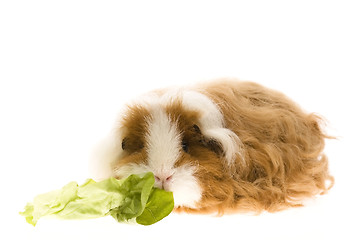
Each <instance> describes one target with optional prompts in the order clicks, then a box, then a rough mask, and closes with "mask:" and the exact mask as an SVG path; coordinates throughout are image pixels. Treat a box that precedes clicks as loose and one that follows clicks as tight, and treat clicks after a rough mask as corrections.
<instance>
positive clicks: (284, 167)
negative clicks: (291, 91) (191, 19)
mask: <svg viewBox="0 0 361 240" xmlns="http://www.w3.org/2000/svg"><path fill="white" fill-rule="evenodd" d="M321 124H322V120H321V119H320V118H319V117H318V116H316V115H314V114H308V113H306V112H304V111H303V110H302V109H301V108H300V107H299V106H298V105H296V104H295V103H294V102H293V101H291V100H290V99H289V98H287V97H286V96H285V95H283V94H282V93H280V92H277V91H274V90H271V89H268V88H265V87H263V86H261V85H259V84H256V83H252V82H241V81H237V80H229V79H223V80H219V81H213V82H209V83H202V84H198V85H196V86H192V87H188V88H176V89H164V90H157V91H154V92H151V93H148V94H145V95H144V96H142V97H140V98H139V99H137V100H136V101H134V102H132V103H131V104H129V105H128V106H127V107H126V109H125V110H124V111H123V112H122V114H121V118H120V120H119V122H117V125H116V130H117V131H116V134H115V135H114V139H113V140H114V141H113V142H112V144H113V149H112V151H111V152H109V153H108V157H107V159H103V160H104V161H105V160H107V161H108V162H109V161H110V162H111V165H110V166H111V170H112V171H111V172H112V175H113V176H115V177H117V178H122V177H127V176H128V175H130V174H133V173H136V174H139V173H145V172H149V171H150V172H153V173H154V175H155V180H156V183H155V185H156V186H157V187H159V188H164V189H165V190H168V191H172V192H173V194H174V199H175V206H176V207H175V209H176V210H179V211H187V212H198V213H212V212H216V213H219V214H223V213H231V212H241V211H242V212H244V211H254V212H260V211H263V210H266V211H270V212H273V211H278V210H282V209H285V208H287V207H291V206H299V205H300V204H301V202H302V200H303V199H305V198H306V197H310V196H313V195H316V194H320V193H324V192H326V191H327V190H328V189H329V188H330V187H331V186H332V183H333V178H332V177H331V176H330V175H329V173H328V161H327V158H326V156H325V155H324V154H323V148H324V144H325V142H324V139H325V138H327V136H326V134H325V133H323V131H322V130H321ZM103 164H106V163H105V162H104V163H103ZM328 183H329V184H328Z"/></svg>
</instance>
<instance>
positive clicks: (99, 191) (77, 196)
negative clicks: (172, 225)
mask: <svg viewBox="0 0 361 240" xmlns="http://www.w3.org/2000/svg"><path fill="white" fill-rule="evenodd" d="M153 186H154V175H153V173H150V172H149V173H146V174H145V175H144V176H140V175H130V176H129V177H128V178H126V179H120V180H118V179H115V178H108V179H105V180H103V181H100V182H96V181H94V180H92V179H89V180H87V181H86V182H85V183H84V184H83V185H81V186H79V185H78V184H77V183H76V182H70V183H68V184H67V185H65V186H64V187H63V188H61V189H59V190H55V191H52V192H49V193H45V194H41V195H38V196H36V197H35V198H34V201H33V203H28V204H27V205H26V206H25V210H24V211H23V212H20V214H21V215H22V216H24V217H25V219H26V221H27V222H28V223H30V224H32V225H34V226H35V225H36V223H37V222H38V220H39V219H40V218H42V217H45V216H55V217H57V218H60V219H92V218H98V217H104V216H107V215H111V216H112V217H113V218H115V219H116V220H117V221H118V222H127V221H129V220H132V219H135V220H136V222H137V223H138V224H142V225H150V224H153V223H156V222H158V221H160V220H161V219H163V218H164V217H166V216H168V215H169V214H170V212H172V210H173V207H174V200H173V194H172V193H171V192H167V191H164V190H162V189H157V188H154V187H153Z"/></svg>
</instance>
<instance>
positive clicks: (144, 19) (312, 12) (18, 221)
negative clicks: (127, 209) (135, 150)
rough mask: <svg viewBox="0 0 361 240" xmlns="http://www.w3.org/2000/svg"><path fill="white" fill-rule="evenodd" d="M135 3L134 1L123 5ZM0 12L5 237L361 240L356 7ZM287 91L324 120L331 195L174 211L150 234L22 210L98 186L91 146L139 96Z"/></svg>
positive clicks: (99, 6) (311, 4)
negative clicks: (299, 202)
mask: <svg viewBox="0 0 361 240" xmlns="http://www.w3.org/2000/svg"><path fill="white" fill-rule="evenodd" d="M126 2H127V3H126ZM126 2H125V1H123V2H122V1H73V0H72V1H64V0H63V1H50V0H48V1H16V0H13V1H6V0H4V1H1V2H0V114H1V118H0V123H1V124H0V164H1V166H0V171H1V172H0V177H1V179H0V180H1V181H0V184H1V196H0V201H1V204H0V209H1V212H0V213H1V216H0V221H1V224H0V226H1V231H0V234H1V235H3V236H1V237H0V238H1V239H69V240H70V239H140V238H143V239H163V238H164V239H227V238H232V239H330V238H331V237H332V238H333V239H337V238H338V239H340V238H341V237H344V239H361V236H360V233H359V226H360V223H359V217H360V203H359V201H360V191H361V189H360V176H359V175H360V167H361V164H360V162H361V157H360V148H361V146H360V141H359V136H360V133H361V131H360V121H361V118H360V114H359V113H360V106H359V105H360V103H361V98H360V90H361V87H360V85H358V82H360V80H361V47H360V46H361V36H360V32H361V24H360V23H361V14H360V12H361V8H360V1H347V0H343V1H316V0H313V1H247V2H243V1H184V0H183V1H177V2H175V1H155V0H152V1H143V2H140V1H126ZM225 76H226V77H227V76H229V77H237V78H239V79H242V80H252V81H256V82H259V83H261V84H264V85H266V86H269V87H272V88H276V89H278V90H280V91H283V92H285V93H286V94H287V95H288V96H290V97H291V98H293V99H294V100H295V101H297V102H299V103H300V104H301V105H302V106H303V107H304V108H305V109H307V110H308V111H310V112H318V113H320V114H321V115H323V116H325V117H326V118H327V119H328V121H329V132H330V133H331V134H334V135H336V136H337V137H339V139H338V140H332V141H327V147H326V149H325V151H326V153H327V154H328V156H329V159H330V170H331V172H332V174H333V175H334V176H335V178H336V185H335V186H334V188H333V189H332V190H331V191H330V193H329V194H327V195H325V196H322V197H319V198H316V199H314V200H311V201H309V202H308V203H307V205H306V207H303V208H299V209H291V210H288V211H284V212H280V213H276V214H267V213H265V214H262V215H260V216H252V215H248V214H243V215H233V216H224V217H221V218H218V217H212V216H196V215H185V214H182V215H179V214H171V215H170V216H169V217H167V218H166V219H164V220H163V221H161V222H159V223H158V224H155V225H153V226H149V227H143V226H133V225H125V224H118V223H116V222H115V221H114V220H113V219H112V218H111V217H109V218H104V219H96V220H86V221H57V220H41V221H40V222H39V224H38V225H37V226H36V227H35V228H33V227H32V226H30V225H28V224H27V223H25V221H24V219H23V218H22V217H20V216H19V215H18V214H17V212H18V211H20V210H22V209H23V207H24V205H25V204H26V202H28V201H31V200H32V198H33V197H34V196H35V195H37V194H39V193H42V192H47V191H49V190H53V189H57V188H59V187H61V186H63V185H64V184H66V183H68V182H69V181H72V180H76V181H79V182H82V181H84V180H85V179H86V178H88V177H90V174H89V171H88V160H89V158H90V155H91V152H92V148H93V146H94V145H95V144H96V143H97V142H98V141H99V140H101V139H102V138H103V137H104V136H105V135H106V134H107V133H108V131H109V130H110V128H111V126H112V124H113V121H114V119H115V117H116V115H117V112H118V110H119V109H120V107H121V106H123V104H124V103H125V102H126V101H128V100H130V99H133V98H135V97H136V96H137V95H139V94H140V93H143V92H146V91H149V90H151V89H154V88H159V87H165V86H169V85H181V84H187V83H191V82H195V81H199V80H206V79H213V78H217V77H225Z"/></svg>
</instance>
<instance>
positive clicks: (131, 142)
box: [122, 137, 144, 153]
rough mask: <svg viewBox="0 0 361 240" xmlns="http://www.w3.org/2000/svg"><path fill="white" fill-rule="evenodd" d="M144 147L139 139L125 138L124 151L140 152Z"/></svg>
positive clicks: (123, 142)
mask: <svg viewBox="0 0 361 240" xmlns="http://www.w3.org/2000/svg"><path fill="white" fill-rule="evenodd" d="M143 147H144V145H143V143H142V142H141V141H139V140H138V139H129V138H127V137H126V138H124V139H123V141H122V149H123V150H124V151H127V152H129V153H133V152H138V151H140V150H142V149H143Z"/></svg>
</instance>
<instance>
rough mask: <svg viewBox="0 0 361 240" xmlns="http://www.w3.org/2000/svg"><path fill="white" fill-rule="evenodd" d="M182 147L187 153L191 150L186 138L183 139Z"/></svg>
mask: <svg viewBox="0 0 361 240" xmlns="http://www.w3.org/2000/svg"><path fill="white" fill-rule="evenodd" d="M182 149H183V151H184V152H186V153H187V152H188V150H189V149H188V142H187V141H185V140H183V141H182Z"/></svg>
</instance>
